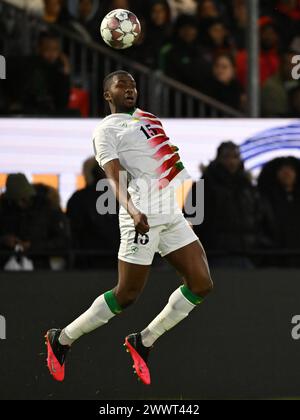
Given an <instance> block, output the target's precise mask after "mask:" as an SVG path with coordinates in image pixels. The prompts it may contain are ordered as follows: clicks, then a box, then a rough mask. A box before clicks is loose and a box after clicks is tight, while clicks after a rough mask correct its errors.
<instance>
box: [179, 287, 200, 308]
mask: <svg viewBox="0 0 300 420" xmlns="http://www.w3.org/2000/svg"><path fill="white" fill-rule="evenodd" d="M180 290H181V293H182V294H183V296H184V297H185V298H186V299H187V300H188V301H189V302H191V303H192V304H193V305H200V303H202V302H203V301H204V298H202V297H200V296H196V295H194V293H193V292H191V291H190V289H189V288H188V287H187V286H181V287H180Z"/></svg>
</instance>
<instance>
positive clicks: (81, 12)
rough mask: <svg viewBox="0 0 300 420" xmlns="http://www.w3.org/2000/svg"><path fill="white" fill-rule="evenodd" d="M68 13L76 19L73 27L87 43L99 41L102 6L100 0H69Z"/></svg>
mask: <svg viewBox="0 0 300 420" xmlns="http://www.w3.org/2000/svg"><path fill="white" fill-rule="evenodd" d="M68 11H69V13H70V15H71V16H72V17H73V18H74V19H75V21H74V22H72V26H73V28H74V29H76V30H77V32H80V33H81V34H82V35H83V37H84V39H85V40H86V41H91V40H94V41H98V40H99V26H100V23H99V22H100V20H101V19H100V6H99V0H76V1H74V0H69V1H68Z"/></svg>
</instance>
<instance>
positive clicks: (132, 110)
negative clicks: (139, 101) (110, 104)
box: [111, 107, 137, 115]
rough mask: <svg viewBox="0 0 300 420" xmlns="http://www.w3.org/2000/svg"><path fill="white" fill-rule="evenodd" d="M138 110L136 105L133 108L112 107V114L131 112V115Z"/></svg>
mask: <svg viewBox="0 0 300 420" xmlns="http://www.w3.org/2000/svg"><path fill="white" fill-rule="evenodd" d="M136 110H137V108H136V107H133V108H114V109H111V113H112V114H129V115H133V114H134V113H135V111H136Z"/></svg>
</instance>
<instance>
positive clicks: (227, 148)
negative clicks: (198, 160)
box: [217, 141, 243, 174]
mask: <svg viewBox="0 0 300 420" xmlns="http://www.w3.org/2000/svg"><path fill="white" fill-rule="evenodd" d="M217 161H218V162H219V163H220V164H221V165H222V166H223V167H224V168H225V169H226V170H227V171H228V172H229V173H231V174H235V173H237V172H238V171H239V169H240V168H241V167H242V165H243V161H242V159H241V154H240V148H239V146H237V145H236V144H235V143H233V142H232V141H228V142H224V143H222V144H221V145H220V147H219V148H218V154H217Z"/></svg>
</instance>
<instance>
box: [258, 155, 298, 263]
mask: <svg viewBox="0 0 300 420" xmlns="http://www.w3.org/2000/svg"><path fill="white" fill-rule="evenodd" d="M258 187H259V189H260V192H261V194H262V196H264V197H265V198H266V199H267V200H268V201H269V203H270V205H271V208H272V211H273V214H274V218H275V222H276V224H275V226H276V235H275V237H276V245H277V248H278V249H281V250H294V249H296V250H299V249H300V246H299V237H300V218H299V214H300V161H299V160H298V159H296V158H294V157H289V158H278V159H275V160H273V161H271V162H269V163H267V164H266V165H265V166H264V168H263V170H262V172H261V174H260V177H259V180H258ZM275 264H276V265H280V266H285V267H291V266H296V267H300V257H299V256H298V257H292V256H289V257H283V258H280V259H276V261H275Z"/></svg>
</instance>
